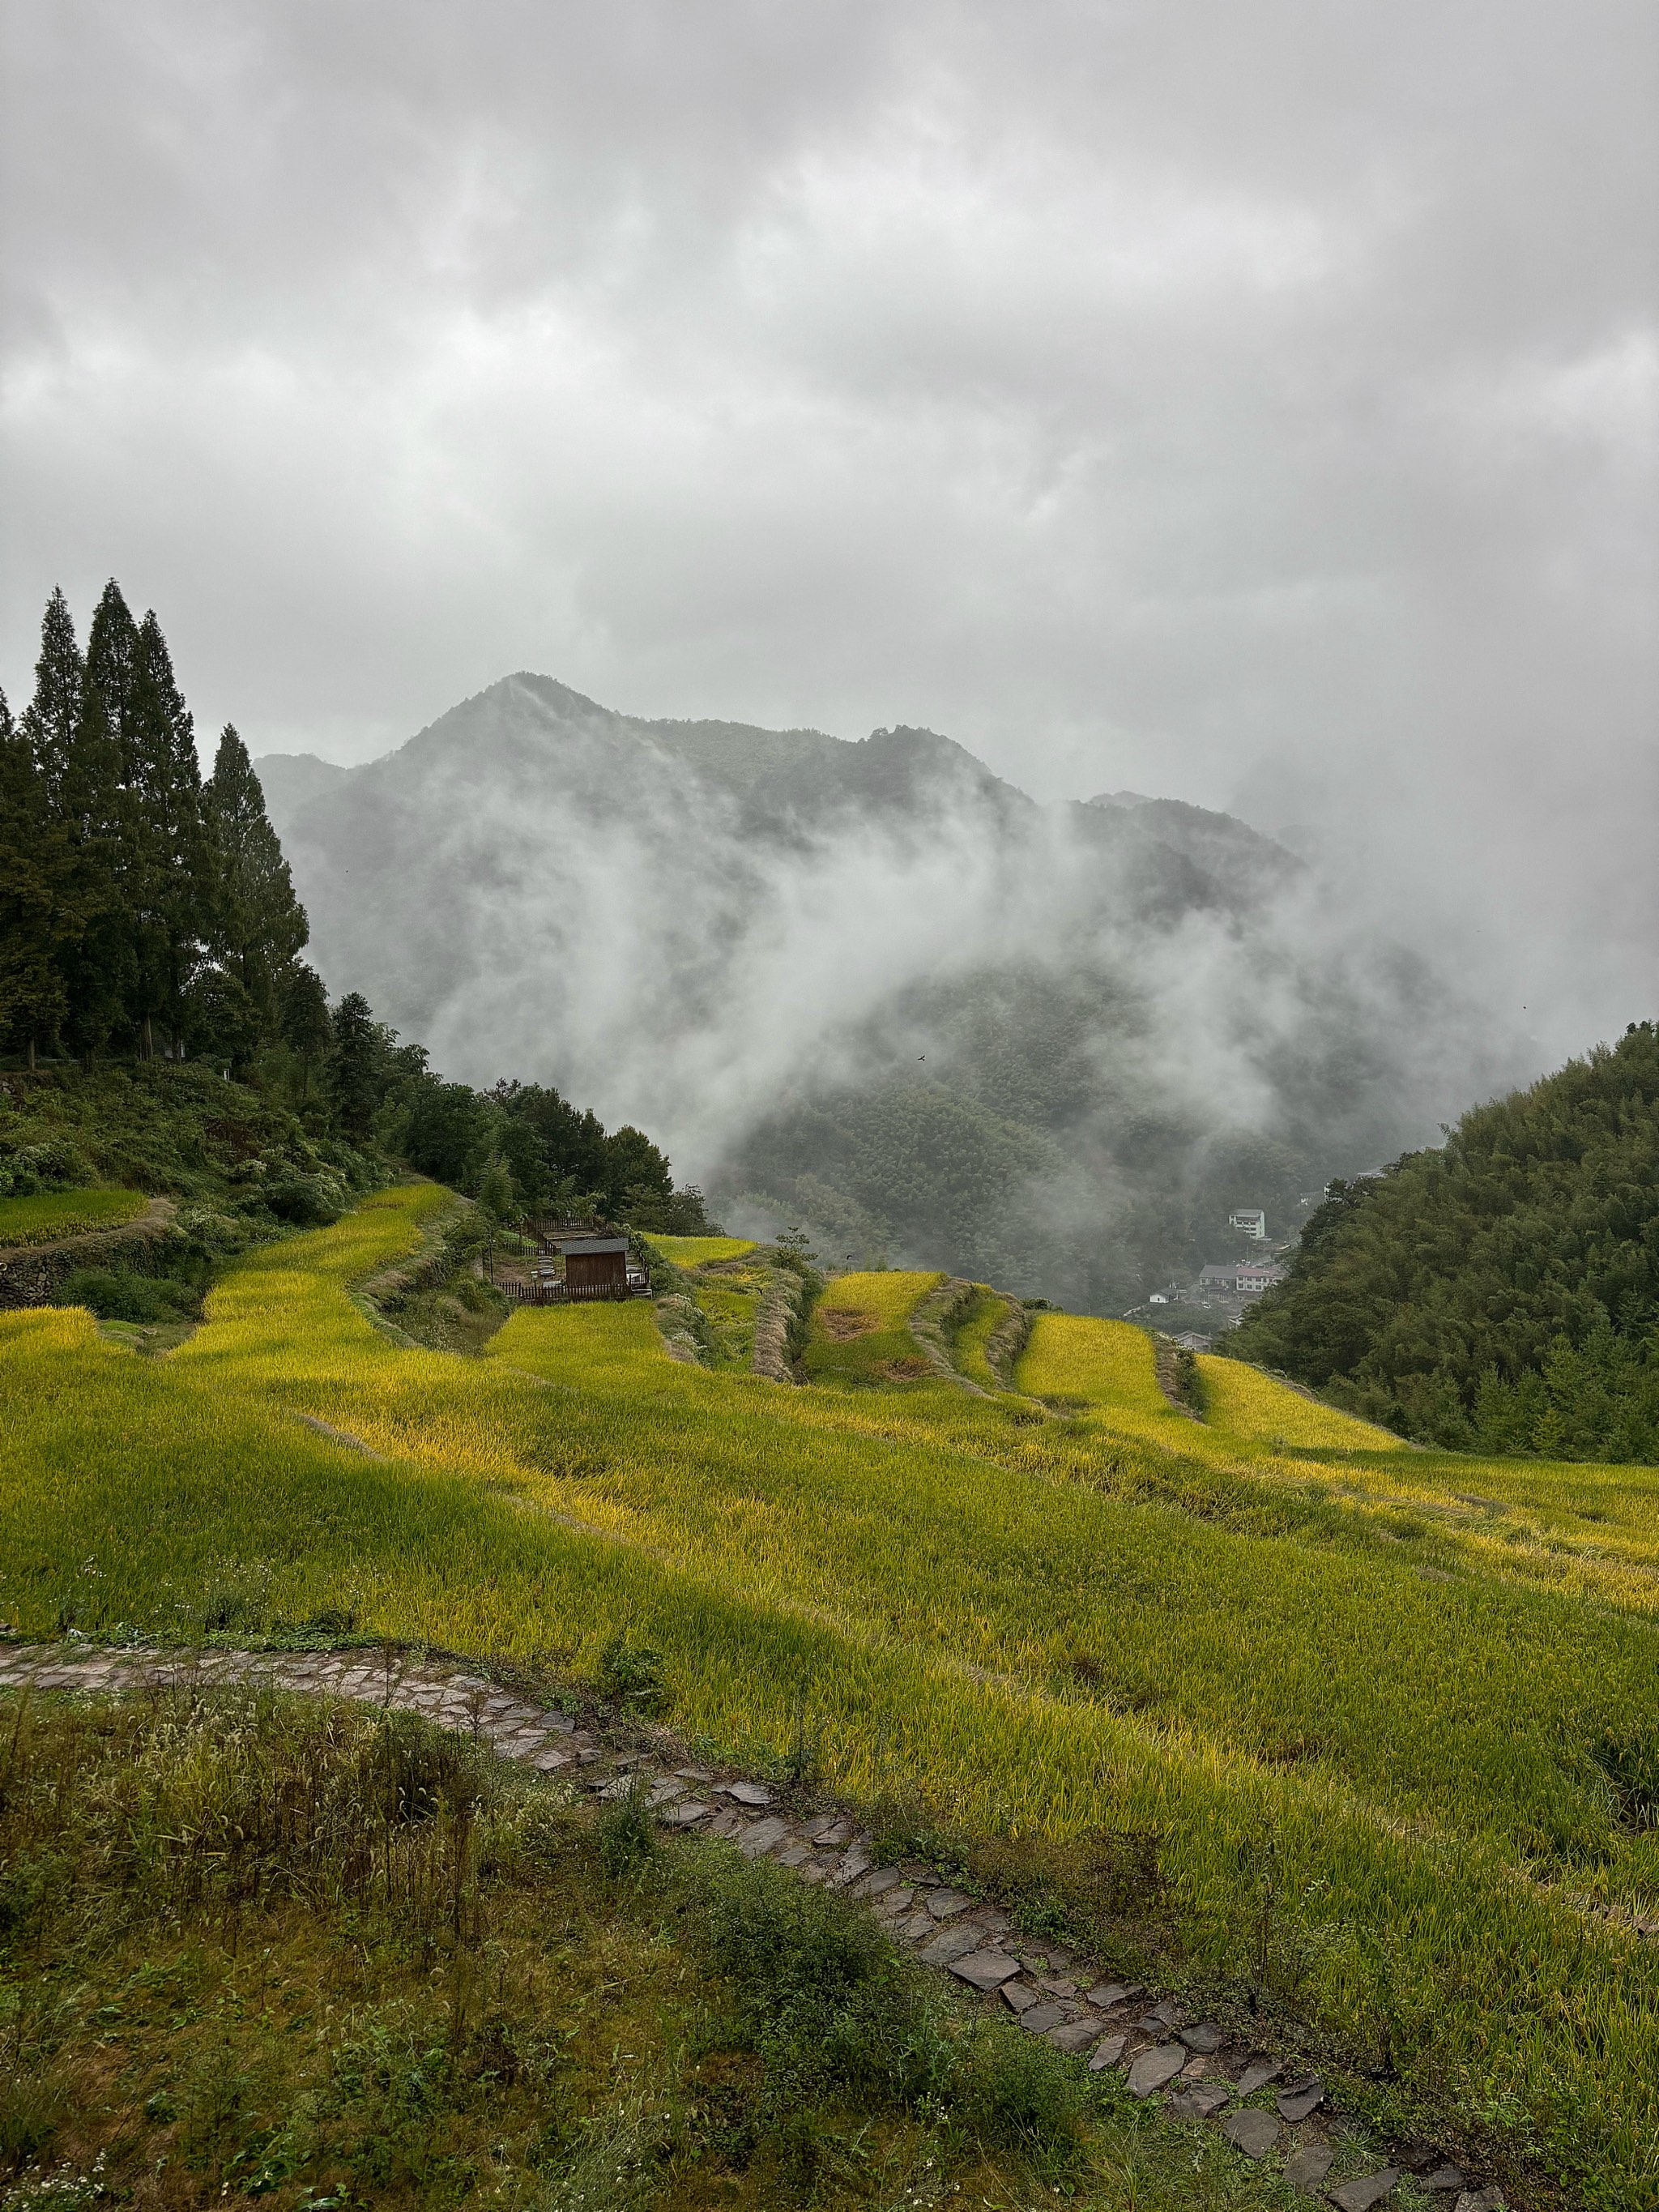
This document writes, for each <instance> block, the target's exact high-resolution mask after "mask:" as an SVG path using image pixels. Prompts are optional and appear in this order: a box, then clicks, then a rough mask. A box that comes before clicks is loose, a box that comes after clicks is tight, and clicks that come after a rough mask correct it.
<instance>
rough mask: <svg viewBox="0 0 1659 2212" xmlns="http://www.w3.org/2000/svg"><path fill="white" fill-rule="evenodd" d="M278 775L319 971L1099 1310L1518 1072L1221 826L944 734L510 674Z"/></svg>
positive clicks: (705, 1150) (815, 1196)
mask: <svg viewBox="0 0 1659 2212" xmlns="http://www.w3.org/2000/svg"><path fill="white" fill-rule="evenodd" d="M262 767H263V768H264V769H265V771H266V773H267V774H268V776H269V779H270V788H271V793H272V797H273V807H274V811H275V816H276V819H277V821H278V823H279V825H280V826H281V828H282V830H283V838H284V843H285V847H286V848H287V850H288V851H289V854H290V856H291V858H292V861H293V865H294V868H295V879H296V882H297V884H298V885H299V887H300V890H301V893H302V895H303V896H304V899H305V902H306V905H307V909H308V911H309V914H310V916H311V921H312V925H313V933H314V943H315V946H316V957H317V958H318V961H319V965H320V966H321V968H322V969H323V970H324V972H325V974H328V975H337V974H338V975H350V976H352V977H353V978H361V979H362V980H363V981H364V983H365V986H366V987H367V988H368V991H369V993H370V995H371V996H372V997H373V999H374V1003H375V1004H376V1006H380V1007H383V1008H384V1009H385V1010H386V1012H387V1013H388V1015H389V1016H390V1018H392V1021H393V1022H394V1023H395V1024H397V1026H398V1027H399V1028H400V1029H403V1030H407V1031H410V1032H412V1033H413V1034H415V1035H417V1036H423V1037H426V1038H427V1039H428V1040H429V1041H430V1042H431V1043H432V1046H433V1048H434V1050H435V1053H436V1054H439V1055H441V1058H442V1059H443V1060H444V1061H445V1063H446V1064H447V1065H449V1066H455V1067H458V1068H459V1070H461V1071H462V1072H463V1073H471V1071H472V1070H473V1069H475V1068H476V1069H477V1070H479V1071H480V1072H482V1071H484V1070H487V1069H489V1068H492V1067H495V1066H500V1065H501V1063H502V1061H503V1060H507V1062H509V1064H513V1065H516V1066H520V1067H527V1068H530V1069H532V1070H534V1071H535V1072H536V1073H538V1075H539V1076H541V1077H542V1078H543V1079H545V1080H550V1081H553V1082H556V1084H557V1085H558V1086H559V1087H560V1088H561V1089H562V1090H563V1091H567V1092H574V1094H575V1095H577V1096H580V1097H586V1098H591V1099H592V1100H593V1101H594V1103H595V1106H596V1109H598V1110H599V1112H601V1113H603V1114H605V1115H606V1116H607V1118H610V1117H611V1116H615V1117H617V1118H622V1117H626V1118H627V1119H629V1120H630V1121H636V1122H640V1123H642V1124H643V1125H644V1126H645V1127H649V1128H652V1129H653V1130H656V1131H659V1132H660V1133H662V1135H663V1136H664V1138H665V1141H666V1143H667V1146H668V1148H669V1150H670V1151H671V1152H672V1153H673V1154H674V1156H675V1158H677V1159H684V1161H685V1162H686V1163H687V1165H688V1168H689V1169H690V1172H691V1173H692V1174H694V1175H695V1176H697V1179H698V1180H699V1181H700V1182H702V1183H704V1185H705V1186H706V1187H707V1188H709V1190H710V1191H711V1194H713V1195H714V1198H715V1200H717V1202H718V1205H719V1206H720V1212H721V1215H722V1218H724V1219H725V1220H726V1222H727V1224H728V1225H738V1226H742V1227H744V1228H745V1229H753V1230H755V1231H757V1232H761V1233H769V1231H772V1230H775V1228H777V1227H778V1226H779V1225H781V1224H782V1223H784V1222H801V1223H804V1224H805V1225H806V1226H807V1228H808V1229H809V1231H811V1233H812V1234H813V1235H814V1237H816V1238H817V1239H818V1240H819V1241H820V1242H821V1243H822V1244H823V1249H825V1250H826V1252H829V1251H833V1252H834V1253H835V1254H836V1256H837V1257H838V1258H841V1257H844V1256H845V1255H848V1254H849V1253H851V1254H854V1255H856V1256H857V1257H858V1258H860V1260H866V1261H872V1262H874V1261H880V1260H883V1259H885V1260H889V1261H913V1262H915V1264H918V1265H925V1266H939V1267H950V1268H952V1269H953V1270H955V1271H957V1272H963V1271H964V1270H966V1271H969V1272H972V1273H975V1274H977V1275H981V1276H987V1277H994V1279H997V1280H999V1281H1002V1282H1006V1283H1007V1284H1008V1285H1010V1286H1011V1287H1012V1288H1016V1289H1019V1290H1021V1291H1025V1292H1027V1293H1030V1292H1042V1294H1044V1295H1047V1296H1050V1297H1059V1298H1061V1299H1064V1300H1065V1301H1066V1303H1068V1304H1073V1305H1078V1306H1083V1307H1086V1308H1088V1309H1090V1310H1094V1311H1098V1312H1115V1311H1121V1310H1122V1309H1123V1307H1124V1306H1125V1305H1127V1304H1129V1303H1131V1302H1132V1301H1133V1300H1135V1299H1136V1298H1138V1297H1141V1296H1144V1295H1145V1292H1146V1290H1148V1289H1149V1288H1152V1287H1155V1286H1156V1285H1158V1284H1159V1283H1161V1282H1164V1281H1167V1280H1168V1279H1170V1275H1171V1273H1179V1272H1182V1271H1186V1270H1189V1269H1192V1268H1195V1267H1196V1266H1197V1265H1198V1264H1199V1263H1200V1261H1203V1260H1204V1259H1206V1258H1210V1257H1214V1256H1216V1254H1215V1252H1214V1251H1213V1250H1212V1249H1210V1243H1211V1241H1212V1239H1213V1237H1214V1236H1215V1235H1216V1234H1217V1233H1219V1234H1220V1236H1221V1237H1223V1238H1224V1239H1225V1235H1226V1229H1225V1223H1226V1215H1227V1211H1228V1209H1229V1207H1230V1206H1237V1205H1265V1206H1267V1207H1268V1209H1269V1211H1270V1214H1271V1216H1272V1218H1273V1224H1274V1226H1275V1229H1276V1230H1278V1231H1286V1230H1289V1229H1291V1228H1293V1227H1294V1225H1295V1223H1296V1222H1297V1220H1299V1219H1300V1218H1301V1214H1302V1210H1303V1209H1302V1200H1303V1199H1304V1196H1305V1195H1306V1194H1310V1193H1312V1192H1314V1191H1316V1190H1317V1189H1318V1188H1320V1187H1321V1186H1322V1184H1323V1182H1325V1181H1327V1180H1328V1178H1329V1177H1330V1176H1332V1175H1334V1174H1338V1173H1341V1172H1345V1171H1346V1172H1352V1170H1354V1169H1356V1168H1358V1167H1361V1166H1364V1164H1367V1163H1368V1162H1369V1161H1370V1160H1372V1159H1375V1158H1377V1157H1378V1156H1379V1154H1383V1153H1388V1152H1397V1151H1398V1150H1399V1149H1400V1147H1401V1145H1403V1144H1406V1143H1409V1142H1419V1143H1420V1142H1421V1141H1423V1139H1424V1138H1425V1137H1426V1136H1427V1134H1428V1133H1430V1132H1431V1130H1432V1129H1433V1128H1434V1127H1436V1126H1437V1123H1438V1122H1439V1121H1440V1120H1441V1119H1443V1116H1444V1114H1445V1112H1446V1111H1447V1110H1448V1109H1449V1107H1451V1106H1452V1105H1454V1104H1455V1103H1456V1102H1457V1101H1458V1100H1459V1099H1461V1098H1463V1097H1468V1096H1469V1095H1471V1092H1472V1091H1474V1090H1477V1089H1479V1088H1480V1087H1483V1086H1485V1087H1491V1085H1492V1079H1493V1077H1494V1075H1495V1076H1496V1077H1497V1079H1498V1080H1499V1081H1501V1080H1503V1079H1505V1078H1506V1077H1507V1078H1508V1079H1513V1075H1514V1073H1516V1067H1515V1063H1514V1062H1513V1061H1512V1060H1504V1059H1503V1058H1502V1057H1501V1054H1499V1056H1498V1057H1497V1058H1494V1057H1493V1054H1492V1048H1491V1046H1490V1042H1489V1040H1488V1038H1487V1036H1486V1032H1485V1030H1484V1029H1483V1026H1482V1024H1481V1023H1480V1020H1479V1018H1478V1017H1477V1016H1476V1015H1475V1013H1474V1011H1473V1010H1472V1009H1470V1008H1469V1007H1468V1006H1467V1005H1464V1004H1462V1003H1461V1002H1460V1000H1459V999H1458V996H1457V994H1456V993H1455V990H1453V989H1452V988H1450V987H1449V986H1448V984H1447V983H1446V981H1443V979H1442V978H1440V977H1439V976H1437V975H1435V974H1434V973H1433V972H1431V970H1430V969H1428V968H1427V967H1426V966H1425V963H1423V962H1422V961H1420V960H1417V959H1414V958H1413V957H1409V956H1407V955H1406V954H1404V953H1401V952H1399V951H1397V950H1391V949H1390V948H1389V947H1387V946H1383V947H1380V948H1379V947H1378V946H1377V945H1376V941H1375V938H1374V934H1372V933H1364V932H1362V931H1360V930H1359V929H1358V927H1357V926H1356V925H1355V923H1354V920H1353V917H1352V916H1345V915H1343V914H1342V913H1341V912H1340V909H1339V908H1336V907H1333V906H1332V904H1331V903H1330V901H1329V899H1328V895H1327V894H1326V893H1325V891H1324V890H1322V888H1321V887H1320V886H1319V885H1318V884H1316V881H1315V880H1314V877H1313V872H1312V871H1310V869H1308V868H1307V867H1306V866H1304V864H1303V863H1301V862H1300V861H1298V860H1296V859H1294V858H1293V857H1292V856H1291V854H1288V853H1285V851H1284V850H1283V849H1282V848H1279V847H1278V846H1276V845H1274V844H1273V842H1272V841H1271V840H1270V839H1267V838H1265V837H1263V836H1260V835H1259V833H1257V832H1255V830H1252V829H1249V827H1247V825H1246V824H1244V823H1241V822H1237V821H1235V820H1233V819H1232V818H1231V817H1228V816H1225V815H1221V814H1216V813H1212V812H1208V811H1206V810H1204V809H1201V808H1198V807H1191V806H1187V805H1183V804H1182V803H1181V802H1178V801H1173V800H1160V801H1152V802H1146V803H1137V804H1136V805H1118V804H1116V803H1115V802H1112V801H1106V802H1103V803H1095V802H1091V803H1088V804H1082V803H1066V804H1061V805H1042V804H1039V803H1038V802H1036V800H1034V799H1031V798H1030V797H1029V796H1027V795H1026V794H1025V793H1023V792H1020V791H1018V789H1016V788H1015V787H1013V786H1012V784H1009V783H1007V782H1006V781H1003V780H1002V779H1001V778H1000V777H998V776H996V775H994V774H993V773H992V772H991V770H990V769H987V767H986V766H985V765H984V764H983V763H981V762H980V761H978V760H977V759H975V757H974V756H973V755H972V754H971V753H969V751H967V750H965V749H964V748H963V746H961V745H959V744H956V743H955V742H953V741H952V740H951V739H950V738H946V737H943V736H940V735H939V734H938V733H936V732H930V731H926V730H917V729H909V728H897V729H890V730H878V731H876V732H873V733H872V735H871V736H869V737H868V738H864V739H862V740H860V741H858V742H851V741H848V740H846V739H843V738H836V737H831V736H828V735H826V734H825V733H823V732H820V731H815V730H809V729H790V730H781V731H768V730H763V729H758V728H755V727H752V726H747V725H744V724H739V723H734V722H720V721H711V720H703V721H675V720H656V721H647V720H641V719H639V718H637V717H634V716H629V715H626V714H617V713H616V712H614V711H612V710H611V709H610V708H605V707H602V706H599V705H598V704H596V703H595V702H593V701H592V700H590V699H586V698H585V697H583V696H581V695H580V693H577V692H575V691H574V690H570V689H569V687H568V686H567V685H564V684H559V683H557V682H556V681H555V680H554V679H552V678H548V677H542V676H537V675H533V674H529V673H522V672H521V673H520V674H518V675H515V676H512V677H508V678H503V679H502V680H501V682H500V683H498V684H493V685H491V686H490V687H489V689H488V690H485V691H483V692H482V693H480V694H478V695H477V696H476V697H474V698H471V699H470V700H467V701H465V702H462V703H461V704H460V705H459V706H458V707H456V708H453V709H451V710H450V711H449V712H448V713H447V714H444V715H442V716H441V717H440V718H439V720H436V721H435V722H434V723H433V724H431V725H430V726H428V728H427V729H425V730H423V731H422V732H420V733H419V734H418V735H417V736H416V737H414V738H411V739H410V741H409V742H408V743H407V744H404V746H402V747H401V748H399V749H398V750H397V751H395V752H393V753H391V754H389V755H387V756H386V757H384V758H383V759H380V760H377V761H374V762H371V763H368V764H366V765H364V766H362V767H360V768H356V769H351V770H349V771H345V772H342V771H338V770H334V771H330V770H329V769H328V768H327V766H326V764H325V763H317V762H314V761H307V760H306V759H304V758H302V757H279V758H277V759H274V760H271V761H269V762H267V763H262Z"/></svg>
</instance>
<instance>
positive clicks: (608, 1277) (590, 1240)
mask: <svg viewBox="0 0 1659 2212" xmlns="http://www.w3.org/2000/svg"><path fill="white" fill-rule="evenodd" d="M550 1241H551V1243H552V1244H553V1248H554V1249H555V1250H556V1252H557V1253H558V1254H559V1255H560V1256H561V1257H562V1260H563V1261H564V1289H565V1296H566V1297H568V1298H625V1297H628V1296H629V1281H628V1239H627V1238H626V1237H604V1236H594V1235H593V1234H592V1232H591V1231H589V1232H587V1233H586V1234H577V1235H574V1236H568V1237H554V1238H552V1239H551V1240H550Z"/></svg>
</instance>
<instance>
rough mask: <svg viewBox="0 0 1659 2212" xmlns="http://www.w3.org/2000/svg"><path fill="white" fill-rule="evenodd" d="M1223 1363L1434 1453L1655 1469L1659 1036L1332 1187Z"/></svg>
mask: <svg viewBox="0 0 1659 2212" xmlns="http://www.w3.org/2000/svg"><path fill="white" fill-rule="evenodd" d="M1229 1345H1230V1348H1231V1347H1236V1348H1237V1350H1238V1352H1240V1353H1241V1355H1242V1356H1243V1357H1244V1358H1249V1359H1254V1360H1256V1361H1259V1362H1261V1364H1264V1365H1267V1366H1273V1367H1278V1368H1281V1369H1283V1370H1285V1372H1286V1373H1287V1374H1290V1375H1293V1376H1297V1377H1298V1378H1299V1379H1300V1380H1301V1381H1303V1382H1305V1383H1313V1384H1315V1385H1316V1386H1318V1387H1322V1388H1323V1389H1325V1390H1326V1392H1327V1394H1328V1395H1329V1396H1331V1397H1333V1398H1334V1399H1335V1400H1336V1401H1337V1402H1338V1403H1340V1404H1342V1405H1345V1406H1347V1407H1351V1408H1352V1409H1353V1410H1354V1411H1356V1412H1358V1413H1365V1414H1368V1415H1370V1416H1371V1417H1372V1418H1374V1419H1383V1420H1386V1421H1388V1422H1389V1423H1390V1424H1391V1425H1394V1426H1395V1427H1398V1428H1400V1429H1401V1430H1403V1431H1405V1432H1406V1433H1407V1434H1409V1435H1413V1436H1419V1437H1424V1438H1425V1439H1426V1440H1428V1441H1431V1442H1434V1443H1446V1444H1452V1445H1468V1444H1475V1443H1478V1444H1479V1445H1480V1447H1481V1448H1482V1449H1486V1450H1492V1451H1528V1450H1532V1451H1541V1452H1544V1453H1546V1454H1547V1455H1553V1456H1559V1457H1567V1458H1582V1459H1598V1460H1600V1459H1605V1460H1616V1461H1631V1460H1646V1461H1650V1462H1659V1025H1656V1024H1653V1023H1644V1024H1639V1025H1633V1026H1632V1029H1631V1030H1630V1031H1629V1033H1628V1034H1627V1035H1626V1036H1624V1037H1622V1038H1621V1039H1620V1042H1618V1044H1617V1045H1616V1046H1614V1047H1613V1049H1612V1050H1610V1051H1608V1050H1601V1051H1596V1052H1593V1053H1591V1054H1589V1057H1588V1059H1586V1060H1571V1061H1570V1062H1569V1063H1568V1065H1567V1066H1565V1067H1564V1068H1562V1069H1561V1070H1560V1072H1559V1073H1557V1074H1555V1075H1552V1076H1548V1077H1547V1078H1546V1079H1544V1081H1543V1082H1541V1083H1537V1084H1534V1085H1533V1086H1532V1088H1531V1089H1530V1090H1528V1091H1517V1092H1516V1093H1515V1094H1514V1095H1513V1096H1511V1097H1507V1098H1501V1099H1499V1100H1498V1101H1497V1102H1496V1103H1494V1104H1492V1105H1489V1106H1481V1107H1478V1108H1476V1109H1474V1111H1473V1112H1471V1113H1468V1114H1466V1115H1464V1116H1463V1118H1462V1121H1460V1122H1459V1123H1458V1125H1457V1127H1455V1129H1454V1130H1453V1131H1452V1132H1451V1133H1450V1135H1449V1138H1448V1139H1447V1142H1446V1145H1445V1147H1444V1149H1443V1150H1442V1151H1437V1152H1418V1153H1415V1154H1413V1155H1412V1156H1410V1157H1408V1158H1405V1159H1402V1160H1401V1161H1400V1162H1399V1163H1398V1164H1396V1165H1395V1167H1393V1168H1392V1169H1390V1170H1389V1172H1388V1173H1387V1174H1385V1175H1383V1176H1381V1177H1379V1178H1375V1179H1370V1180H1367V1181H1364V1182H1358V1183H1354V1184H1348V1185H1344V1184H1339V1185H1337V1186H1336V1187H1335V1188H1334V1189H1333V1192H1332V1194H1331V1196H1330V1198H1329V1199H1328V1200H1327V1202H1326V1204H1325V1205H1324V1206H1322V1207H1321V1208H1320V1210H1319V1212H1317V1213H1316V1214H1315V1215H1314V1217H1313V1218H1312V1219H1311V1220H1310V1222H1309V1224H1308V1226H1307V1229H1306V1231H1304V1235H1303V1238H1302V1244H1301V1249H1300V1250H1299V1252H1298V1253H1297V1256H1296V1259H1295V1260H1294V1261H1293V1262H1292V1265H1291V1271H1290V1275H1289V1278H1288V1279H1287V1280H1286V1281H1285V1284H1284V1285H1282V1287H1280V1288H1279V1289H1278V1290H1276V1291H1269V1292H1268V1293H1267V1296H1266V1297H1264V1298H1263V1299H1262V1301H1261V1304H1260V1306H1259V1307H1257V1308H1256V1309H1255V1311H1254V1312H1252V1313H1250V1314H1249V1315H1247V1316H1246V1317H1245V1319H1244V1321H1243V1323H1242V1325H1241V1326H1240V1328H1238V1330H1237V1333H1236V1335H1235V1336H1233V1337H1231V1338H1230V1339H1229Z"/></svg>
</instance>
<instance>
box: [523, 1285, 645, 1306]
mask: <svg viewBox="0 0 1659 2212" xmlns="http://www.w3.org/2000/svg"><path fill="white" fill-rule="evenodd" d="M498 1287H499V1288H500V1290H501V1295H502V1296H503V1297H508V1298H511V1299H512V1300H513V1304H515V1305H521V1306H574V1305H592V1304H599V1303H602V1302H605V1301H611V1302H616V1301H618V1300H621V1299H624V1298H648V1297H650V1295H651V1288H650V1285H649V1284H647V1283H502V1284H501V1285H499V1286H498Z"/></svg>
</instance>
